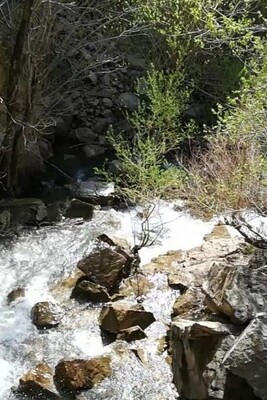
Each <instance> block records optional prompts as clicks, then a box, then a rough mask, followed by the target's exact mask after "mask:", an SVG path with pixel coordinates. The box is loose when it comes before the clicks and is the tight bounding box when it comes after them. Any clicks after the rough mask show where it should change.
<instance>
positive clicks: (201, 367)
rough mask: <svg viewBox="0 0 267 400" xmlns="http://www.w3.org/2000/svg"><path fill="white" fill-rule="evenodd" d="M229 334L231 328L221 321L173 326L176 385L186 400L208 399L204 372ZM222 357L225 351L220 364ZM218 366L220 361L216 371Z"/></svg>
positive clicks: (173, 362) (183, 322)
mask: <svg viewBox="0 0 267 400" xmlns="http://www.w3.org/2000/svg"><path fill="white" fill-rule="evenodd" d="M228 335H230V330H229V327H227V326H226V325H223V324H221V323H219V322H210V321H197V322H195V321H189V320H183V319H180V320H178V321H177V322H174V323H173V324H172V326H171V351H172V370H173V376H174V384H175V385H176V387H177V389H178V392H179V394H180V395H181V396H182V397H183V398H185V399H190V400H196V399H197V400H207V399H208V398H209V397H208V395H209V383H210V382H208V381H207V379H205V377H204V372H205V370H206V369H207V366H208V364H209V362H210V361H211V360H212V358H213V357H214V354H215V353H216V351H217V350H218V349H220V346H221V343H222V341H223V340H224V339H225V337H227V336H228ZM223 355H224V352H222V355H221V357H220V358H219V361H222V358H223ZM219 365H220V364H219V362H218V365H216V368H218V367H219ZM223 384H224V382H223ZM215 398H216V397H215ZM218 399H222V397H218Z"/></svg>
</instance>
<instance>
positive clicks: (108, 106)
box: [102, 97, 113, 108]
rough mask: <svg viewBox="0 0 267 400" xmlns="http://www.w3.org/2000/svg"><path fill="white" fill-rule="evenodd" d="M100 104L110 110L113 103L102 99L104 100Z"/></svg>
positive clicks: (105, 98)
mask: <svg viewBox="0 0 267 400" xmlns="http://www.w3.org/2000/svg"><path fill="white" fill-rule="evenodd" d="M102 103H103V105H104V106H105V107H107V108H112V107H113V101H112V100H110V99H109V98H107V97H104V99H103V100H102Z"/></svg>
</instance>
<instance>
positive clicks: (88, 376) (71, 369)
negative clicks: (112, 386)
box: [54, 356, 112, 392]
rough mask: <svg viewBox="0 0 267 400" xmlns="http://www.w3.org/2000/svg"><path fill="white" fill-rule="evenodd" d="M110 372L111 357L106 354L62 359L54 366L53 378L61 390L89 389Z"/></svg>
mask: <svg viewBox="0 0 267 400" xmlns="http://www.w3.org/2000/svg"><path fill="white" fill-rule="evenodd" d="M111 374H112V368H111V359H110V357H107V356H102V357H95V358H92V359H90V360H70V361H69V360H62V361H60V362H59V363H58V364H57V366H56V368H55V376H54V380H55V383H56V385H57V386H58V387H59V388H60V389H61V390H63V391H70V392H77V391H81V390H86V389H91V388H92V387H93V386H94V385H96V384H97V383H99V382H101V381H102V380H103V379H105V378H107V377H109V376H110V375H111Z"/></svg>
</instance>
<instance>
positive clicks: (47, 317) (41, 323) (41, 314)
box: [31, 301, 63, 329]
mask: <svg viewBox="0 0 267 400" xmlns="http://www.w3.org/2000/svg"><path fill="white" fill-rule="evenodd" d="M31 318H32V322H33V324H34V325H35V326H36V327H37V329H50V328H54V327H56V326H58V325H59V323H60V321H61V319H62V318H63V313H62V310H61V309H60V308H59V306H58V305H56V304H53V303H50V302H48V301H42V302H39V303H36V304H35V305H34V306H33V307H32V310H31Z"/></svg>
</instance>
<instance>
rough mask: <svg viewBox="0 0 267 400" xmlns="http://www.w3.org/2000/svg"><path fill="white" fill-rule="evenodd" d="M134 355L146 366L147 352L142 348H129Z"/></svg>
mask: <svg viewBox="0 0 267 400" xmlns="http://www.w3.org/2000/svg"><path fill="white" fill-rule="evenodd" d="M131 350H132V352H133V353H134V355H135V356H136V357H137V358H138V360H139V361H140V362H141V363H142V364H143V365H144V366H145V367H147V366H148V359H147V353H146V351H145V350H144V349H142V348H138V349H131Z"/></svg>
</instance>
